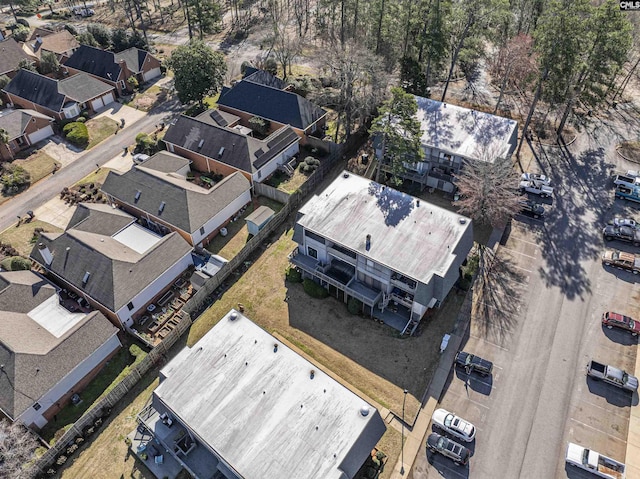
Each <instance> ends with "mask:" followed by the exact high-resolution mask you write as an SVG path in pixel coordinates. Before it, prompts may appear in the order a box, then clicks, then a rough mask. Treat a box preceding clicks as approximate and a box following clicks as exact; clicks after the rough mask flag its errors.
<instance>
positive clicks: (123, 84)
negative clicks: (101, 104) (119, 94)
mask: <svg viewBox="0 0 640 479" xmlns="http://www.w3.org/2000/svg"><path fill="white" fill-rule="evenodd" d="M120 88H122V89H123V90H124V89H125V88H126V87H125V83H124V80H120Z"/></svg>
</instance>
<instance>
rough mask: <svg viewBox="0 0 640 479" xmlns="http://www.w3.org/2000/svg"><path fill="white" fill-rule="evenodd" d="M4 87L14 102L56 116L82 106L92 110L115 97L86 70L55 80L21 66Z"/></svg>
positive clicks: (76, 112) (66, 116) (75, 113)
mask: <svg viewBox="0 0 640 479" xmlns="http://www.w3.org/2000/svg"><path fill="white" fill-rule="evenodd" d="M3 91H4V93H5V94H6V95H7V96H8V98H9V102H10V103H12V104H13V105H16V106H20V107H21V108H26V109H33V110H36V111H37V112H40V113H43V114H45V115H48V116H52V117H53V118H55V119H56V120H63V119H71V118H75V117H76V116H78V115H80V112H81V111H82V110H88V111H89V112H91V113H95V112H96V111H97V110H98V109H100V108H102V107H104V106H105V105H108V104H110V103H112V102H114V101H115V96H114V88H113V87H112V86H111V85H108V84H106V83H104V82H101V81H100V80H96V79H95V78H92V77H91V76H89V75H87V74H86V73H82V74H79V75H74V76H73V77H69V78H65V79H64V80H54V79H53V78H49V77H46V76H44V75H40V74H39V73H35V72H32V71H29V70H20V71H19V72H18V74H17V75H16V76H15V77H14V78H13V79H12V80H11V81H10V82H9V83H8V84H7V86H5V87H4V90H3Z"/></svg>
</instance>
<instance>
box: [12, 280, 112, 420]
mask: <svg viewBox="0 0 640 479" xmlns="http://www.w3.org/2000/svg"><path fill="white" fill-rule="evenodd" d="M0 317H2V320H1V321H0V412H1V413H2V414H4V415H5V416H6V417H7V418H9V420H10V421H14V422H15V421H17V422H21V423H23V424H25V425H26V426H28V427H31V428H34V429H40V428H42V427H44V426H45V425H46V424H47V422H49V421H50V420H51V419H52V418H53V417H54V415H55V414H57V413H58V412H59V411H60V409H62V408H63V407H64V406H65V405H66V404H67V403H68V402H69V401H70V399H71V398H72V397H73V396H74V395H79V396H80V397H81V395H82V390H83V389H84V388H85V387H86V385H87V384H88V383H89V382H90V381H91V380H92V379H93V378H94V377H95V376H96V375H97V374H99V372H100V371H101V369H102V367H103V366H104V365H105V364H106V363H107V362H108V361H109V359H111V357H113V355H114V354H115V353H117V352H118V350H119V349H120V347H121V343H120V340H119V339H118V329H117V328H116V327H114V326H113V324H111V322H109V320H108V319H107V318H105V317H104V316H103V315H102V313H100V312H99V311H91V310H89V309H87V308H81V307H80V306H79V305H78V303H77V302H75V301H73V300H71V299H69V298H68V297H67V296H66V295H65V294H64V292H63V291H61V290H60V288H59V287H57V286H55V285H54V284H52V283H50V282H49V281H47V280H46V279H45V278H43V277H42V276H40V275H39V274H38V273H35V272H33V271H11V272H7V271H3V272H0Z"/></svg>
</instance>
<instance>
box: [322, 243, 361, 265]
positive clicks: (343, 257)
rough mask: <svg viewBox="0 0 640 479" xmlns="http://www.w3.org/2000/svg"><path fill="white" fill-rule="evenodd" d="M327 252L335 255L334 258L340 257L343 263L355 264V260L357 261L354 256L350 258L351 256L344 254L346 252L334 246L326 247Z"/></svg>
mask: <svg viewBox="0 0 640 479" xmlns="http://www.w3.org/2000/svg"><path fill="white" fill-rule="evenodd" d="M327 253H329V254H330V255H331V256H335V257H336V258H338V259H341V260H342V261H344V262H345V263H349V264H351V265H353V266H355V265H356V262H357V260H356V258H352V257H351V256H349V255H346V254H344V253H343V252H341V251H338V250H337V249H335V248H332V247H331V246H329V247H328V248H327Z"/></svg>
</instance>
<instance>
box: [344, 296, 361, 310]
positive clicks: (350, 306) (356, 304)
mask: <svg viewBox="0 0 640 479" xmlns="http://www.w3.org/2000/svg"><path fill="white" fill-rule="evenodd" d="M347 310H348V311H349V312H350V313H351V314H360V313H361V312H362V301H360V300H359V299H356V298H349V301H348V302H347Z"/></svg>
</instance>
